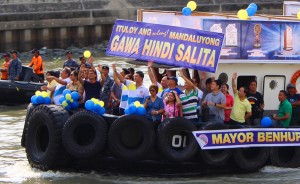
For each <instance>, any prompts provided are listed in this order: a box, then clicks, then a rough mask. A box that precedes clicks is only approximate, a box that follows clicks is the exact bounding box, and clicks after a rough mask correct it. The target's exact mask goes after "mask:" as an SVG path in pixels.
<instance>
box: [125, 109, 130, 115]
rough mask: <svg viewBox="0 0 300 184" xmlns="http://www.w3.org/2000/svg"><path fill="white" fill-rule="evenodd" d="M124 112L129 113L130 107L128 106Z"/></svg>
mask: <svg viewBox="0 0 300 184" xmlns="http://www.w3.org/2000/svg"><path fill="white" fill-rule="evenodd" d="M124 113H125V114H126V115H128V114H129V108H128V107H127V108H126V109H125V110H124Z"/></svg>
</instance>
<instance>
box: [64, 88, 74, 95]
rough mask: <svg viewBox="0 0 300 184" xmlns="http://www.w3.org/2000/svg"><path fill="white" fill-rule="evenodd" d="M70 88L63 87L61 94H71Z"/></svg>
mask: <svg viewBox="0 0 300 184" xmlns="http://www.w3.org/2000/svg"><path fill="white" fill-rule="evenodd" d="M71 92H72V91H71V90H69V89H65V90H64V91H63V94H64V96H66V94H71Z"/></svg>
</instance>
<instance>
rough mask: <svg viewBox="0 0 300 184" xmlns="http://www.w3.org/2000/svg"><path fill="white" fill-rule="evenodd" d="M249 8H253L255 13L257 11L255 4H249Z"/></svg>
mask: <svg viewBox="0 0 300 184" xmlns="http://www.w3.org/2000/svg"><path fill="white" fill-rule="evenodd" d="M249 7H253V8H254V9H255V12H256V11H257V9H258V7H257V4H255V3H251V4H249V6H248V8H249Z"/></svg>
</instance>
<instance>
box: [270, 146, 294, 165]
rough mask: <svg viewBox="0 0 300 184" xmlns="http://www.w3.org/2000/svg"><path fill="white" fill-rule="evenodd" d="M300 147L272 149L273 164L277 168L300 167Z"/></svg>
mask: <svg viewBox="0 0 300 184" xmlns="http://www.w3.org/2000/svg"><path fill="white" fill-rule="evenodd" d="M299 157H300V147H296V146H287V147H272V148H271V151H270V160H271V164H272V165H274V166H277V167H290V168H297V167H300V159H299Z"/></svg>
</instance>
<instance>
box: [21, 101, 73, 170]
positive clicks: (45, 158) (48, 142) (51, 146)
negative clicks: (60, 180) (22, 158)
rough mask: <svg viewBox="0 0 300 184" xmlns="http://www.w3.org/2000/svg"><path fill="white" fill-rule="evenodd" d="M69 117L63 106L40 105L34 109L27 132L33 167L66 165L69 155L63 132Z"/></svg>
mask: <svg viewBox="0 0 300 184" xmlns="http://www.w3.org/2000/svg"><path fill="white" fill-rule="evenodd" d="M68 118H69V114H68V112H67V111H66V110H65V109H64V108H63V107H61V106H56V105H39V106H37V107H36V108H35V109H34V110H33V112H32V114H31V116H30V118H29V121H28V122H29V124H28V129H27V133H26V154H27V159H28V161H29V164H30V165H31V166H32V167H35V168H38V169H42V170H49V169H56V168H61V167H64V166H65V164H66V163H67V160H68V159H67V158H68V157H67V154H66V152H65V150H64V149H63V145H62V139H61V134H62V127H63V125H64V123H65V122H66V121H67V119H68Z"/></svg>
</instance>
